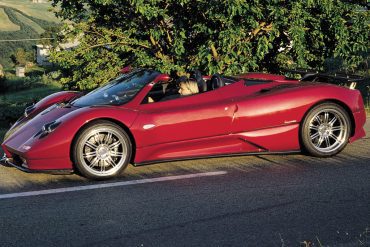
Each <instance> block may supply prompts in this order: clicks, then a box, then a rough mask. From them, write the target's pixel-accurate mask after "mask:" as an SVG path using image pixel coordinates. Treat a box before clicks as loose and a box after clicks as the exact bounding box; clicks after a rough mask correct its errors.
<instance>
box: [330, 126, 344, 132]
mask: <svg viewBox="0 0 370 247" xmlns="http://www.w3.org/2000/svg"><path fill="white" fill-rule="evenodd" d="M338 130H340V131H342V130H343V127H342V126H335V127H332V128H331V131H338Z"/></svg>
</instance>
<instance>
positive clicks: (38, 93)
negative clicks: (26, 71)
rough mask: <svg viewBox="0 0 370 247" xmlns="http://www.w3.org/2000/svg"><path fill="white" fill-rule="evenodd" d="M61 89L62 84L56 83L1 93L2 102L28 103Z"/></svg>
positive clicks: (0, 101) (0, 99) (0, 102)
mask: <svg viewBox="0 0 370 247" xmlns="http://www.w3.org/2000/svg"><path fill="white" fill-rule="evenodd" d="M60 90H61V89H60V86H59V85H58V84H55V85H50V86H46V87H39V88H31V89H27V90H22V91H19V92H9V93H6V94H2V95H0V104H22V103H24V104H27V103H30V102H33V101H34V100H39V99H41V98H43V97H45V96H47V95H49V94H52V93H55V92H58V91H60Z"/></svg>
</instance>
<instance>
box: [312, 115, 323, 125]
mask: <svg viewBox="0 0 370 247" xmlns="http://www.w3.org/2000/svg"><path fill="white" fill-rule="evenodd" d="M314 120H315V121H316V122H317V123H318V124H319V125H321V124H322V121H321V118H320V116H319V115H317V116H316V117H315V118H314Z"/></svg>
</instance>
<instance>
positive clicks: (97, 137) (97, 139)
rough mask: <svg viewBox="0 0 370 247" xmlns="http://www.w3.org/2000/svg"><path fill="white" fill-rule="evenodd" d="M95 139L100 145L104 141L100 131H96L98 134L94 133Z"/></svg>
mask: <svg viewBox="0 0 370 247" xmlns="http://www.w3.org/2000/svg"><path fill="white" fill-rule="evenodd" d="M94 139H95V142H96V143H97V144H98V145H100V144H102V143H101V137H100V133H96V134H95V135H94Z"/></svg>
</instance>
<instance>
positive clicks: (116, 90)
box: [72, 70, 159, 107]
mask: <svg viewBox="0 0 370 247" xmlns="http://www.w3.org/2000/svg"><path fill="white" fill-rule="evenodd" d="M158 75H159V73H158V72H156V71H152V70H139V71H133V72H131V73H129V74H124V75H121V76H119V77H118V78H116V79H114V80H113V81H111V82H109V83H108V84H106V85H104V86H102V87H100V88H97V89H95V90H94V91H91V92H90V93H88V94H86V95H85V96H83V97H81V98H78V99H76V100H75V101H74V102H72V104H73V105H75V106H80V107H83V106H90V105H121V104H124V103H127V102H129V101H130V100H131V99H133V98H134V97H135V96H136V94H137V93H138V92H139V91H140V90H141V89H142V88H143V87H144V86H145V85H146V84H148V83H149V82H151V81H153V80H154V79H155V77H157V76H158Z"/></svg>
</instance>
